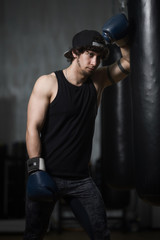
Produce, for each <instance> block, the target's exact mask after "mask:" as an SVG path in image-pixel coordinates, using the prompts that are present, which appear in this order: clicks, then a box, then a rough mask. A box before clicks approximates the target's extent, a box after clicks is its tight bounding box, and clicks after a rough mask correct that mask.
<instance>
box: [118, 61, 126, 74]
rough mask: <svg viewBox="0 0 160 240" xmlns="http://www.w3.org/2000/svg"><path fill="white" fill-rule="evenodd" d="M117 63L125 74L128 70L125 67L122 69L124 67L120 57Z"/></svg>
mask: <svg viewBox="0 0 160 240" xmlns="http://www.w3.org/2000/svg"><path fill="white" fill-rule="evenodd" d="M117 65H118V67H119V69H120V70H121V71H122V72H123V73H125V74H126V75H128V74H129V72H128V71H127V70H126V69H124V67H123V66H122V64H121V61H120V59H119V60H118V61H117Z"/></svg>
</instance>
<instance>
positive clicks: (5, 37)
mask: <svg viewBox="0 0 160 240" xmlns="http://www.w3.org/2000/svg"><path fill="white" fill-rule="evenodd" d="M0 3H1V8H0V9H1V10H0V11H1V14H0V16H1V17H0V33H1V38H0V46H1V48H0V55H1V59H0V64H1V66H0V115H1V117H0V119H1V124H0V143H7V144H10V143H13V142H15V141H24V140H25V128H26V111H27V103H28V99H29V96H30V93H31V90H32V87H33V85H34V82H35V81H36V79H37V78H38V77H39V76H40V75H42V74H47V73H50V72H52V71H55V70H57V69H61V68H64V67H66V66H67V64H68V63H67V61H66V59H65V58H64V57H63V53H64V51H66V50H67V49H68V48H69V47H70V46H71V39H72V35H73V34H75V33H76V32H78V31H80V30H82V29H96V30H98V31H101V28H102V26H103V24H104V23H105V21H106V20H107V19H108V17H110V16H111V15H112V14H113V13H115V11H116V7H117V6H118V0H95V1H93V0H81V1H78V0H14V1H12V0H1V1H0ZM97 121H98V120H97ZM96 132H97V130H96ZM98 132H99V130H98ZM94 142H95V141H94ZM95 148H96V147H95Z"/></svg>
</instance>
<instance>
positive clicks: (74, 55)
mask: <svg viewBox="0 0 160 240" xmlns="http://www.w3.org/2000/svg"><path fill="white" fill-rule="evenodd" d="M72 55H73V57H74V58H77V57H78V54H77V53H76V50H74V51H73V50H72Z"/></svg>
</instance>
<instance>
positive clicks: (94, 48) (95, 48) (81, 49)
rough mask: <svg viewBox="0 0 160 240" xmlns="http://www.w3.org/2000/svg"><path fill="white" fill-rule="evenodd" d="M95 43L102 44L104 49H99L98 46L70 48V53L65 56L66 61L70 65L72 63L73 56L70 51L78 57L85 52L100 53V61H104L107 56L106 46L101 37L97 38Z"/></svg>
mask: <svg viewBox="0 0 160 240" xmlns="http://www.w3.org/2000/svg"><path fill="white" fill-rule="evenodd" d="M94 41H95V42H97V43H100V44H103V45H104V46H105V47H99V46H92V45H90V46H85V47H84V46H82V47H79V48H71V49H70V51H69V52H68V55H67V61H68V62H70V63H72V61H73V60H74V56H73V54H72V51H73V52H74V53H75V54H77V55H78V56H79V55H80V54H82V53H84V52H85V51H93V52H96V53H100V55H101V59H106V58H107V57H108V55H109V49H108V47H107V45H105V41H104V39H103V38H102V37H97V38H96V39H95V40H94Z"/></svg>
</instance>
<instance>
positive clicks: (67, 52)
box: [64, 49, 71, 58]
mask: <svg viewBox="0 0 160 240" xmlns="http://www.w3.org/2000/svg"><path fill="white" fill-rule="evenodd" d="M70 51H71V50H70V49H69V50H68V51H66V52H64V56H65V57H66V58H68V57H69V55H70Z"/></svg>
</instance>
